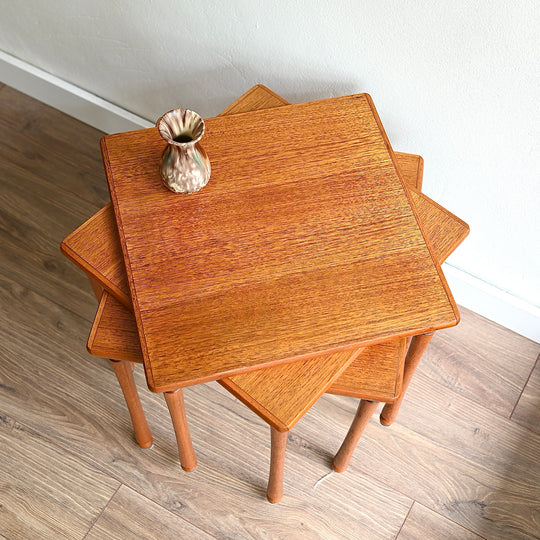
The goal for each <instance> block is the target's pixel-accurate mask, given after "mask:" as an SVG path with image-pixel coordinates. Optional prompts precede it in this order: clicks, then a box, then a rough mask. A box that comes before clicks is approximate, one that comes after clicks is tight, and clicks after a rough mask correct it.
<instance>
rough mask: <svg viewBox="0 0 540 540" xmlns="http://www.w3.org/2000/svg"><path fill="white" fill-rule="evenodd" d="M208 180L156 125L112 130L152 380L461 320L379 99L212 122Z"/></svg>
mask: <svg viewBox="0 0 540 540" xmlns="http://www.w3.org/2000/svg"><path fill="white" fill-rule="evenodd" d="M202 145H203V146H204V148H205V150H206V152H207V153H208V155H209V157H210V160H211V164H212V175H211V178H210V182H209V183H208V185H207V186H206V187H204V188H203V189H202V190H201V191H200V192H198V193H195V194H192V195H178V194H175V193H172V192H169V191H168V190H167V189H166V188H165V187H163V185H162V184H161V181H160V175H159V161H160V157H161V153H162V151H163V149H164V147H165V142H164V141H163V140H162V139H161V138H160V137H159V134H158V133H157V130H156V129H155V128H152V129H148V130H140V131H135V132H128V133H122V134H116V135H109V136H106V137H104V138H103V140H102V152H103V157H104V162H105V165H106V172H107V178H108V182H109V188H110V192H111V198H112V201H113V205H114V209H115V215H116V220H117V224H118V231H119V236H120V241H121V245H122V250H123V255H124V259H125V264H126V270H127V274H128V281H129V286H130V290H131V295H132V300H133V306H134V312H135V316H136V320H137V326H138V330H139V336H140V340H141V347H142V351H143V356H144V359H145V369H146V375H147V380H148V384H149V386H150V388H151V389H152V390H154V391H165V390H170V389H174V388H177V387H178V386H183V385H186V384H191V383H194V382H203V381H205V380H212V379H217V378H222V377H224V376H230V375H233V374H235V373H240V372H243V371H247V370H251V369H255V368H257V367H262V366H265V365H266V366H267V365H272V364H277V363H280V362H286V361H293V360H297V359H301V358H306V357H309V356H311V355H315V354H318V353H322V352H332V351H338V350H342V349H347V348H351V347H355V346H358V345H362V344H369V343H375V342H379V341H381V340H383V339H386V338H388V337H392V336H404V335H412V334H418V333H422V332H427V331H432V330H436V329H439V328H444V327H448V326H452V325H454V324H456V323H457V322H458V312H457V308H456V306H455V303H454V301H453V299H452V297H451V294H450V292H449V290H448V287H447V285H446V282H445V280H444V276H443V275H442V273H441V272H440V269H439V268H438V266H437V265H436V264H435V262H434V260H433V256H432V253H431V252H430V248H429V247H428V246H427V245H426V242H425V240H424V236H423V233H422V230H421V227H422V226H421V225H420V224H419V222H418V221H417V219H416V215H415V210H414V209H413V208H412V207H411V204H410V199H409V197H410V194H409V193H408V191H407V190H406V189H405V188H404V186H403V183H402V181H401V179H400V178H399V175H398V172H397V171H396V168H395V163H394V156H393V152H392V150H391V147H390V145H389V143H388V139H387V137H386V135H385V133H384V129H383V128H382V125H381V123H380V120H379V118H378V115H377V113H376V110H375V108H374V106H373V103H372V101H371V99H370V97H369V96H368V95H366V94H360V95H355V96H346V97H341V98H333V99H328V100H321V101H316V102H310V103H302V104H299V105H290V106H284V107H279V108H276V109H266V110H261V111H255V112H250V113H244V114H238V115H232V116H222V117H217V118H211V119H208V120H206V133H205V136H204V137H203V140H202Z"/></svg>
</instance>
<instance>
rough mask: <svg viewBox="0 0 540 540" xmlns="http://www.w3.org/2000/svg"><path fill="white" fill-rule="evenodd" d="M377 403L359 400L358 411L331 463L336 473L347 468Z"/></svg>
mask: <svg viewBox="0 0 540 540" xmlns="http://www.w3.org/2000/svg"><path fill="white" fill-rule="evenodd" d="M378 404H379V402H378V401H368V400H366V399H362V400H360V403H359V405H358V409H357V410H356V416H355V417H354V420H353V421H352V424H351V427H350V428H349V431H348V432H347V435H346V436H345V439H344V440H343V443H342V444H341V447H340V448H339V450H338V451H337V454H336V455H335V456H334V460H333V462H332V468H333V469H334V471H336V472H344V471H345V470H346V469H347V467H348V466H349V462H350V461H351V457H352V455H353V452H354V449H355V448H356V445H357V444H358V441H359V440H360V436H361V435H362V433H363V432H364V429H365V428H366V426H367V424H368V422H369V419H370V418H371V416H372V415H373V413H374V412H375V409H376V408H377V405H378Z"/></svg>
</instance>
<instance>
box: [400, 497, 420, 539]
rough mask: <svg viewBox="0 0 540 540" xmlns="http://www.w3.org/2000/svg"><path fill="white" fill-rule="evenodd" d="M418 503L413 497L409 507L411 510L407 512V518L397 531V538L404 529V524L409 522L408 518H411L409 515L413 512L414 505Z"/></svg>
mask: <svg viewBox="0 0 540 540" xmlns="http://www.w3.org/2000/svg"><path fill="white" fill-rule="evenodd" d="M415 504H416V501H415V500H414V499H413V500H412V504H411V506H410V508H409V511H408V512H407V515H406V516H405V519H404V520H403V523H402V524H401V527H400V528H399V531H398V532H397V534H396V536H395V539H396V540H397V539H398V538H399V535H400V534H401V531H402V529H403V526H404V525H405V523H406V522H407V519H409V515H410V514H411V512H412V509H413V506H414V505H415Z"/></svg>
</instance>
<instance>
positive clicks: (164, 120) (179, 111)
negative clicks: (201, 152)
mask: <svg viewBox="0 0 540 540" xmlns="http://www.w3.org/2000/svg"><path fill="white" fill-rule="evenodd" d="M178 117H181V118H182V122H184V121H185V119H186V117H190V123H192V124H194V126H192V127H191V129H188V130H186V132H185V133H187V134H189V136H190V137H191V140H190V141H184V142H182V141H175V140H174V137H175V136H173V135H171V134H172V130H173V126H171V124H170V122H169V120H171V119H177V120H178ZM156 127H157V128H158V131H159V134H160V136H161V137H162V138H163V139H165V141H167V143H168V144H171V145H173V146H180V147H185V146H189V145H194V144H196V143H198V142H199V141H200V140H201V139H202V136H203V135H204V131H205V127H206V126H205V123H204V120H203V118H202V116H201V115H200V114H199V113H197V112H195V111H193V110H191V109H184V108H176V109H171V110H170V111H167V112H166V113H164V114H162V115H161V116H160V117H159V118H158V120H157V122H156ZM194 130H196V131H199V130H200V133H198V135H197V136H194V133H193V131H194ZM182 133H183V131H182V130H180V131H179V133H178V134H177V135H176V136H178V135H181V134H182Z"/></svg>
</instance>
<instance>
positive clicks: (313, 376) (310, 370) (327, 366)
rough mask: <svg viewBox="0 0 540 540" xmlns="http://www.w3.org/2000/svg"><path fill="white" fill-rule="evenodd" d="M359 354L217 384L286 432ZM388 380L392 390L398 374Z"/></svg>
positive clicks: (295, 364)
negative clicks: (391, 379)
mask: <svg viewBox="0 0 540 540" xmlns="http://www.w3.org/2000/svg"><path fill="white" fill-rule="evenodd" d="M361 352H362V349H356V350H353V351H341V352H337V353H333V354H328V355H324V356H323V357H320V356H318V357H316V358H310V359H308V360H300V361H298V362H293V363H290V364H285V365H283V366H276V367H273V368H267V369H258V370H255V371H251V372H249V373H243V374H241V375H235V376H234V377H230V378H223V379H220V380H219V381H218V382H219V384H221V385H222V386H224V387H225V388H226V389H227V390H229V392H231V393H232V394H234V395H235V396H236V397H237V398H238V399H239V400H240V401H241V402H242V403H244V405H247V406H248V407H249V408H250V409H251V410H252V411H253V412H255V413H256V414H258V415H259V416H260V417H261V418H263V419H264V420H265V421H266V422H268V423H269V424H270V425H271V426H272V427H274V428H276V429H277V430H278V431H287V430H289V429H291V428H292V427H293V426H294V425H295V424H296V422H298V420H300V418H301V417H302V416H303V415H304V414H305V413H306V411H307V410H308V409H309V408H310V407H311V405H313V403H315V401H317V399H319V398H320V397H321V396H322V394H324V391H325V390H326V389H327V388H328V386H329V385H330V384H331V383H332V381H333V380H335V379H336V378H337V377H338V376H339V375H340V374H342V373H343V372H344V371H345V370H346V369H347V366H349V364H351V362H352V361H353V360H354V359H355V358H356V357H357V356H358V355H359V354H360V353H361ZM373 375H375V374H372V377H373ZM392 377H393V381H392V382H393V384H394V386H395V385H396V378H397V379H399V373H397V372H394V373H392Z"/></svg>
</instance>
